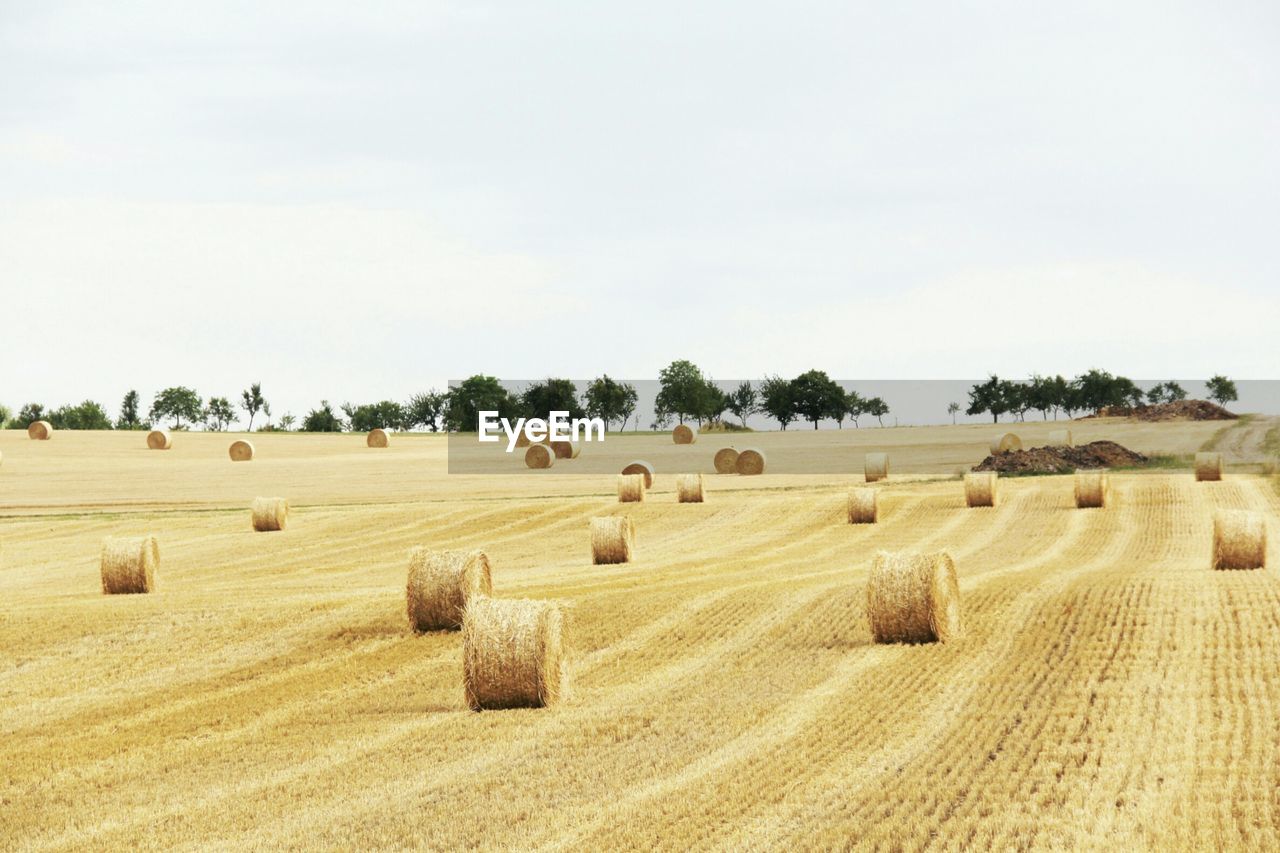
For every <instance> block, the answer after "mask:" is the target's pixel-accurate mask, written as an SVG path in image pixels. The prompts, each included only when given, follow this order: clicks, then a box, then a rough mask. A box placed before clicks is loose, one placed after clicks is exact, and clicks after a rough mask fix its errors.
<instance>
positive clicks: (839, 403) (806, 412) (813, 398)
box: [791, 370, 844, 429]
mask: <svg viewBox="0 0 1280 853" xmlns="http://www.w3.org/2000/svg"><path fill="white" fill-rule="evenodd" d="M791 400H792V405H793V407H794V409H795V411H796V413H797V414H798V415H800V416H801V417H803V418H805V419H806V420H809V421H811V422H812V423H813V428H814V429H817V428H818V421H820V420H822V419H823V418H827V417H830V416H831V413H832V411H834V410H835V409H836V408H841V409H843V408H844V389H843V388H841V387H840V386H839V385H838V384H836V382H835V381H834V380H832V378H831V377H830V376H828V375H827V373H826V371H825V370H808V371H805V372H804V373H801V374H800V375H799V376H797V377H796V378H795V379H792V380H791Z"/></svg>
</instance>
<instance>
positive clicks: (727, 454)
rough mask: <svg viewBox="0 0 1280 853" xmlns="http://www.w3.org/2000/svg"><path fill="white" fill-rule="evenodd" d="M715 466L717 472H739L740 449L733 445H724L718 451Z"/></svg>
mask: <svg viewBox="0 0 1280 853" xmlns="http://www.w3.org/2000/svg"><path fill="white" fill-rule="evenodd" d="M715 466H716V473H717V474H736V473H737V472H738V451H737V450H734V449H733V448H732V447H722V448H720V449H719V450H717V451H716V458H715Z"/></svg>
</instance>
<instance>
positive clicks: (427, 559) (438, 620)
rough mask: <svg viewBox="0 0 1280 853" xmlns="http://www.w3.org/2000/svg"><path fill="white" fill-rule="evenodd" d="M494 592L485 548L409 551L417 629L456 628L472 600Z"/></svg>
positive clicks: (413, 620) (411, 618)
mask: <svg viewBox="0 0 1280 853" xmlns="http://www.w3.org/2000/svg"><path fill="white" fill-rule="evenodd" d="M492 594H493V577H492V574H491V572H490V569H489V556H488V555H487V554H485V552H484V551H433V550H431V549H428V548H424V547H422V546H419V547H417V548H414V549H413V550H411V551H410V552H409V584H408V586H407V588H406V591H405V599H406V601H407V602H408V610H409V624H410V625H411V626H412V627H413V630H415V631H418V632H422V631H438V630H450V631H452V630H456V629H458V628H461V627H462V614H463V611H464V610H466V608H467V607H468V606H469V605H470V603H471V601H472V600H474V599H475V598H477V597H480V596H487V595H492Z"/></svg>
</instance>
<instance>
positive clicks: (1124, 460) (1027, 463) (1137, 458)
mask: <svg viewBox="0 0 1280 853" xmlns="http://www.w3.org/2000/svg"><path fill="white" fill-rule="evenodd" d="M1146 461H1147V457H1145V456H1143V455H1142V454H1141V453H1134V452H1133V451H1132V450H1130V449H1129V448H1127V447H1122V446H1120V445H1119V444H1116V443H1115V442H1114V441H1095V442H1092V443H1090V444H1082V445H1080V446H1079V447H1033V448H1031V449H1030V450H1014V451H1011V452H1009V453H1001V454H999V455H997V456H988V457H987V458H986V459H984V460H982V464H980V465H975V466H974V468H973V470H974V471H999V472H1000V473H1002V474H1070V473H1071V472H1072V471H1074V470H1076V469H1077V468H1117V467H1122V466H1127V465H1141V464H1142V463H1144V462H1146Z"/></svg>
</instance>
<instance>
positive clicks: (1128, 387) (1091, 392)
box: [1075, 368, 1145, 414]
mask: <svg viewBox="0 0 1280 853" xmlns="http://www.w3.org/2000/svg"><path fill="white" fill-rule="evenodd" d="M1075 385H1076V388H1077V389H1079V400H1078V402H1079V404H1080V408H1082V409H1092V410H1093V411H1094V413H1095V414H1096V413H1098V412H1101V411H1102V410H1103V409H1105V408H1108V407H1111V406H1115V407H1126V406H1137V405H1139V404H1140V403H1141V402H1142V400H1143V397H1144V396H1145V395H1143V393H1142V389H1140V388H1139V387H1138V386H1137V385H1135V384H1134V383H1133V380H1131V379H1128V378H1126V377H1124V376H1112V375H1111V374H1110V373H1108V372H1107V371H1105V370H1098V369H1097V368H1094V369H1093V370H1090V371H1088V372H1087V373H1083V374H1081V375H1080V376H1077V377H1076V380H1075Z"/></svg>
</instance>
